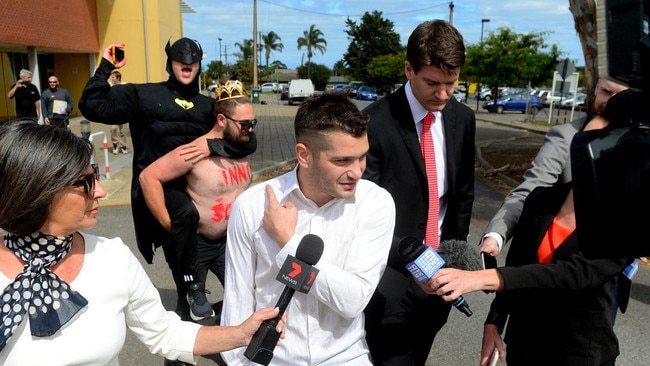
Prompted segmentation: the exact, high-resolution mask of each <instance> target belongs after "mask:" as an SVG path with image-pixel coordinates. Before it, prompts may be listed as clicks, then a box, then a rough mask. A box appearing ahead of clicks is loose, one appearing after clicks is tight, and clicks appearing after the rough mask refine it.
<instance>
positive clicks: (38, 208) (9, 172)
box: [0, 121, 93, 236]
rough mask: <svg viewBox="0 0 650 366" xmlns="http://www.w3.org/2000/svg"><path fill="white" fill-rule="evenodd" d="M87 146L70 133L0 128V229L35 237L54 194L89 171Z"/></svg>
mask: <svg viewBox="0 0 650 366" xmlns="http://www.w3.org/2000/svg"><path fill="white" fill-rule="evenodd" d="M92 153H93V147H92V143H91V142H90V141H88V140H86V139H83V138H81V137H79V136H76V135H75V134H73V133H72V132H70V130H68V129H65V128H60V127H56V126H54V125H39V124H36V123H33V122H31V121H10V122H6V123H3V124H2V125H0V192H2V194H0V228H2V229H4V230H6V231H8V232H10V233H12V234H16V235H18V236H21V235H27V234H31V233H34V232H36V231H38V230H39V229H40V228H41V227H42V226H43V224H44V223H45V221H46V220H47V217H48V215H49V211H50V205H51V204H52V202H53V200H54V197H55V195H56V194H57V193H59V192H61V191H62V190H63V189H65V188H67V187H68V186H70V184H72V182H74V181H75V180H77V179H79V176H81V175H83V174H84V173H85V172H86V171H87V169H88V167H89V166H90V160H91V156H92Z"/></svg>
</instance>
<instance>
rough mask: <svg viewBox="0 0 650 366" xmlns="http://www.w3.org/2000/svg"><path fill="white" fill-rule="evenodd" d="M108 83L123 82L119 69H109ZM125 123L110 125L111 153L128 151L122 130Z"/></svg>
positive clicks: (125, 152) (116, 83)
mask: <svg viewBox="0 0 650 366" xmlns="http://www.w3.org/2000/svg"><path fill="white" fill-rule="evenodd" d="M109 84H111V86H115V85H120V84H123V83H122V73H121V72H119V70H113V71H111V77H110V78H109ZM126 125H127V124H126V123H121V124H119V125H111V143H113V155H117V154H118V153H119V152H120V151H121V152H122V154H128V153H129V149H127V147H126V133H125V132H124V130H125V128H126Z"/></svg>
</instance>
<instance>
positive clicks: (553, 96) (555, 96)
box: [537, 90, 567, 106]
mask: <svg viewBox="0 0 650 366" xmlns="http://www.w3.org/2000/svg"><path fill="white" fill-rule="evenodd" d="M537 97H538V98H539V101H540V102H541V103H542V104H543V105H545V106H549V105H551V103H553V105H556V104H557V103H559V102H560V99H562V100H564V99H566V98H567V95H566V94H564V95H562V93H560V92H551V91H550V90H542V91H540V92H539V93H537Z"/></svg>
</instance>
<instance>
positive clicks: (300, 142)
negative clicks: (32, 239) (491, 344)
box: [221, 93, 395, 365]
mask: <svg viewBox="0 0 650 366" xmlns="http://www.w3.org/2000/svg"><path fill="white" fill-rule="evenodd" d="M368 121H369V118H368V116H367V115H366V114H365V113H364V112H361V111H359V109H358V108H357V107H356V106H355V105H354V104H353V103H352V102H350V101H349V100H348V98H347V97H346V96H345V95H344V94H340V93H325V94H322V95H321V96H318V97H313V98H310V99H308V100H306V101H305V102H303V103H302V105H301V106H300V109H299V110H298V112H297V114H296V118H295V122H294V125H295V131H296V132H295V133H296V141H297V144H296V157H297V160H298V164H297V166H296V168H295V169H294V170H293V171H291V172H289V173H286V174H284V175H281V176H279V177H276V178H273V179H271V180H268V181H266V182H263V183H261V184H258V185H256V186H253V187H251V188H249V189H248V190H246V191H245V192H244V193H242V194H241V195H240V196H238V198H237V199H236V200H235V202H234V204H233V207H232V209H231V212H230V221H229V223H228V233H227V238H228V242H227V246H226V278H225V288H224V305H223V313H222V318H221V324H222V325H231V324H238V323H239V322H240V321H239V319H241V318H242V317H245V316H247V315H250V313H251V310H252V309H258V308H260V307H264V306H268V305H270V306H274V305H275V304H276V303H277V301H278V298H279V297H280V294H281V293H282V291H283V289H284V287H285V286H284V285H283V284H282V283H280V282H278V281H276V280H275V278H276V275H277V274H278V272H279V270H280V268H281V266H282V264H283V263H284V262H285V260H286V259H287V255H291V256H296V249H297V247H298V244H299V243H300V241H301V239H302V238H303V236H304V235H306V234H315V235H317V236H319V237H320V238H322V239H323V242H324V250H323V254H322V256H321V258H320V260H319V261H318V263H317V264H316V265H315V267H317V268H318V269H319V271H320V272H319V273H318V276H317V277H316V279H315V280H314V282H313V285H312V287H311V290H310V291H309V292H308V293H307V294H304V293H300V292H296V293H295V295H294V296H293V298H292V299H291V301H290V303H289V306H288V308H287V322H286V327H285V328H286V329H285V332H286V338H285V342H283V346H282V347H277V348H275V349H274V352H273V358H272V360H271V365H274V364H275V365H371V364H372V363H371V361H370V357H369V351H368V346H367V344H366V341H365V330H364V318H363V317H364V315H363V309H364V308H365V307H366V305H367V304H368V301H369V300H370V298H371V296H372V294H373V292H374V291H375V288H376V286H377V284H378V283H379V279H380V278H381V276H382V274H383V273H384V270H385V268H386V261H387V258H388V252H389V250H390V247H391V241H392V236H393V229H394V225H395V205H394V202H393V199H392V197H391V196H390V194H389V193H388V192H387V191H386V190H384V189H383V188H381V187H379V186H377V185H376V184H374V183H372V182H370V181H368V180H364V179H361V176H362V174H363V172H364V170H365V167H366V155H367V154H368V149H369V144H368V135H367V127H368ZM222 356H223V357H224V359H225V360H226V361H227V362H228V365H242V364H244V365H245V364H248V363H249V362H250V361H249V360H248V359H247V358H246V357H245V356H244V350H243V349H242V350H240V351H236V352H227V353H224V354H222Z"/></svg>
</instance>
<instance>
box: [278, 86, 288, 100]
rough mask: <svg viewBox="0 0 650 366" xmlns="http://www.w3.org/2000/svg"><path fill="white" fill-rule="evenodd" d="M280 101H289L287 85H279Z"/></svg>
mask: <svg viewBox="0 0 650 366" xmlns="http://www.w3.org/2000/svg"><path fill="white" fill-rule="evenodd" d="M279 89H280V100H289V84H280V88H279Z"/></svg>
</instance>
